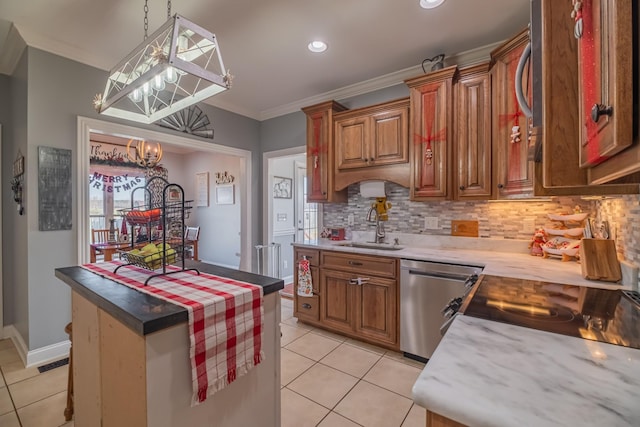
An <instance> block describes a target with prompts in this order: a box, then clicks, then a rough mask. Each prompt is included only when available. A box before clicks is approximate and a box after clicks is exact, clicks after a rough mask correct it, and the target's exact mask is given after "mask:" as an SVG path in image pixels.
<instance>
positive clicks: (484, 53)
mask: <svg viewBox="0 0 640 427" xmlns="http://www.w3.org/2000/svg"><path fill="white" fill-rule="evenodd" d="M21 35H22V36H21ZM502 43H503V41H500V42H496V43H492V44H490V45H486V46H482V47H479V48H475V49H471V50H467V51H464V52H460V53H457V54H453V55H450V56H448V57H445V60H444V64H445V66H450V65H458V67H466V66H471V65H476V64H478V63H480V62H483V61H488V60H489V59H490V54H491V51H492V50H494V49H495V48H496V47H498V46H500V45H501V44H502ZM27 45H29V46H32V47H35V48H37V49H41V50H44V51H47V52H51V53H53V54H55V55H58V56H62V57H65V58H71V59H73V60H74V61H77V62H81V63H84V64H87V65H90V66H92V67H96V68H99V69H102V70H107V71H108V68H107V66H106V65H105V64H104V59H103V58H100V57H99V56H98V55H95V54H91V53H89V52H86V51H84V50H81V49H77V48H73V47H71V46H69V45H66V44H64V43H60V42H58V41H56V40H52V39H49V38H44V37H42V36H40V35H39V34H37V32H34V31H30V30H28V29H27V28H20V30H19V31H18V29H17V28H16V27H15V25H13V24H11V28H10V30H9V34H8V36H7V40H6V42H5V46H4V48H3V49H0V73H3V74H11V73H13V70H14V69H15V66H16V65H17V63H18V60H19V59H20V55H21V54H22V51H23V50H24V48H25V47H26V46H27ZM422 73H423V71H422V65H421V64H420V65H414V66H412V67H409V68H405V69H403V70H399V71H395V72H393V73H389V74H385V75H383V76H380V77H375V78H372V79H369V80H365V81H362V82H359V83H355V84H352V85H348V86H344V87H341V88H338V89H335V90H332V91H329V92H324V93H321V94H318V95H314V96H310V97H308V98H303V99H300V100H298V101H294V102H291V103H288V104H284V105H280V106H277V107H274V108H269V109H266V110H262V111H255V110H251V109H247V108H244V107H240V106H238V105H235V104H232V103H228V102H225V101H223V100H220V99H219V98H217V97H212V98H209V99H208V100H205V101H203V102H204V103H205V104H207V105H211V106H214V107H217V108H221V109H223V110H227V111H230V112H232V113H236V114H239V115H242V116H245V117H249V118H251V119H254V120H258V121H264V120H268V119H272V118H275V117H279V116H283V115H285V114H290V113H294V112H297V111H300V109H301V108H302V107H306V106H308V105H313V104H317V103H320V102H323V101H326V100H329V99H334V100H341V99H347V98H351V97H354V96H358V95H363V94H365V93H369V92H374V91H376V90H380V89H384V88H387V87H391V86H395V85H398V84H402V83H404V81H405V80H407V79H409V78H412V77H416V76H418V75H420V74H422Z"/></svg>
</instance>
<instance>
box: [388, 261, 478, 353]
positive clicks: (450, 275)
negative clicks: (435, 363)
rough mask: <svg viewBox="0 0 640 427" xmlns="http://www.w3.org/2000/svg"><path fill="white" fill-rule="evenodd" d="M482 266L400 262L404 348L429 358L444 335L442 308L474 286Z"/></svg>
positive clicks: (408, 351) (406, 351) (401, 325)
mask: <svg viewBox="0 0 640 427" xmlns="http://www.w3.org/2000/svg"><path fill="white" fill-rule="evenodd" d="M481 272H482V267H474V266H469V265H460V264H448V263H441V262H431V261H416V260H410V259H403V260H401V262H400V350H401V351H402V352H403V353H404V354H405V356H407V357H411V358H413V359H417V360H422V361H425V360H426V359H429V358H430V357H431V355H432V354H433V351H434V350H435V349H436V346H437V345H438V343H439V342H440V339H441V338H442V337H441V335H440V326H441V325H442V323H443V317H442V309H443V307H446V306H447V304H448V303H450V302H451V300H454V299H456V298H460V297H462V296H463V295H465V293H466V292H467V291H468V290H469V289H471V287H472V286H473V284H474V283H475V281H476V280H477V278H478V275H479V274H480V273H481Z"/></svg>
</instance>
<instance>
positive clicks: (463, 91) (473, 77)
mask: <svg viewBox="0 0 640 427" xmlns="http://www.w3.org/2000/svg"><path fill="white" fill-rule="evenodd" d="M454 100H455V107H454V121H455V128H454V131H455V134H454V141H455V143H454V149H455V151H454V159H455V162H456V163H455V165H456V167H455V177H456V181H455V183H454V185H453V192H454V194H455V198H456V199H458V200H473V199H489V198H491V195H492V191H493V188H492V185H491V77H490V75H489V63H484V64H480V65H476V66H473V67H468V68H464V69H461V70H460V75H459V78H458V80H457V81H456V83H455V84H454Z"/></svg>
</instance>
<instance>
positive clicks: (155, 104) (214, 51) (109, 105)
mask: <svg viewBox="0 0 640 427" xmlns="http://www.w3.org/2000/svg"><path fill="white" fill-rule="evenodd" d="M147 1H148V0H145V4H144V41H143V42H142V44H140V45H139V46H138V47H136V48H135V49H134V50H133V51H132V52H131V53H130V54H129V55H127V57H125V59H123V60H122V61H120V63H118V65H116V66H115V67H114V68H113V69H112V70H111V72H110V73H109V79H108V80H107V84H106V87H105V90H104V94H102V95H100V94H98V95H96V97H95V99H94V107H95V109H96V111H98V113H100V114H105V115H109V116H113V117H119V118H123V119H127V120H133V121H136V122H141V123H147V124H149V123H153V122H155V121H157V120H160V119H162V118H163V117H166V116H168V115H170V114H173V113H175V112H177V111H180V110H182V109H183V108H186V107H188V106H190V105H193V104H196V103H198V102H200V101H203V100H205V99H207V98H209V97H211V96H213V95H216V94H218V93H220V92H223V91H225V90H227V89H229V88H231V79H232V76H231V74H229V71H225V68H224V64H223V62H222V55H221V54H220V47H219V45H218V41H217V39H216V36H215V34H213V33H211V32H209V31H207V30H205V29H204V28H202V27H200V26H198V25H196V24H194V23H193V22H191V21H189V20H187V19H186V18H184V17H182V16H180V15H177V14H176V15H174V16H173V17H172V16H171V0H169V2H168V3H167V18H168V20H167V22H165V23H164V25H162V26H161V27H160V28H158V29H157V30H156V31H155V32H154V33H153V34H151V36H148V37H147V27H148V17H147V15H148V12H149V8H148V6H147Z"/></svg>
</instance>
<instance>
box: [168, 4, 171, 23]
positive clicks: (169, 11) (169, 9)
mask: <svg viewBox="0 0 640 427" xmlns="http://www.w3.org/2000/svg"><path fill="white" fill-rule="evenodd" d="M169 18H171V0H167V19H169Z"/></svg>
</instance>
